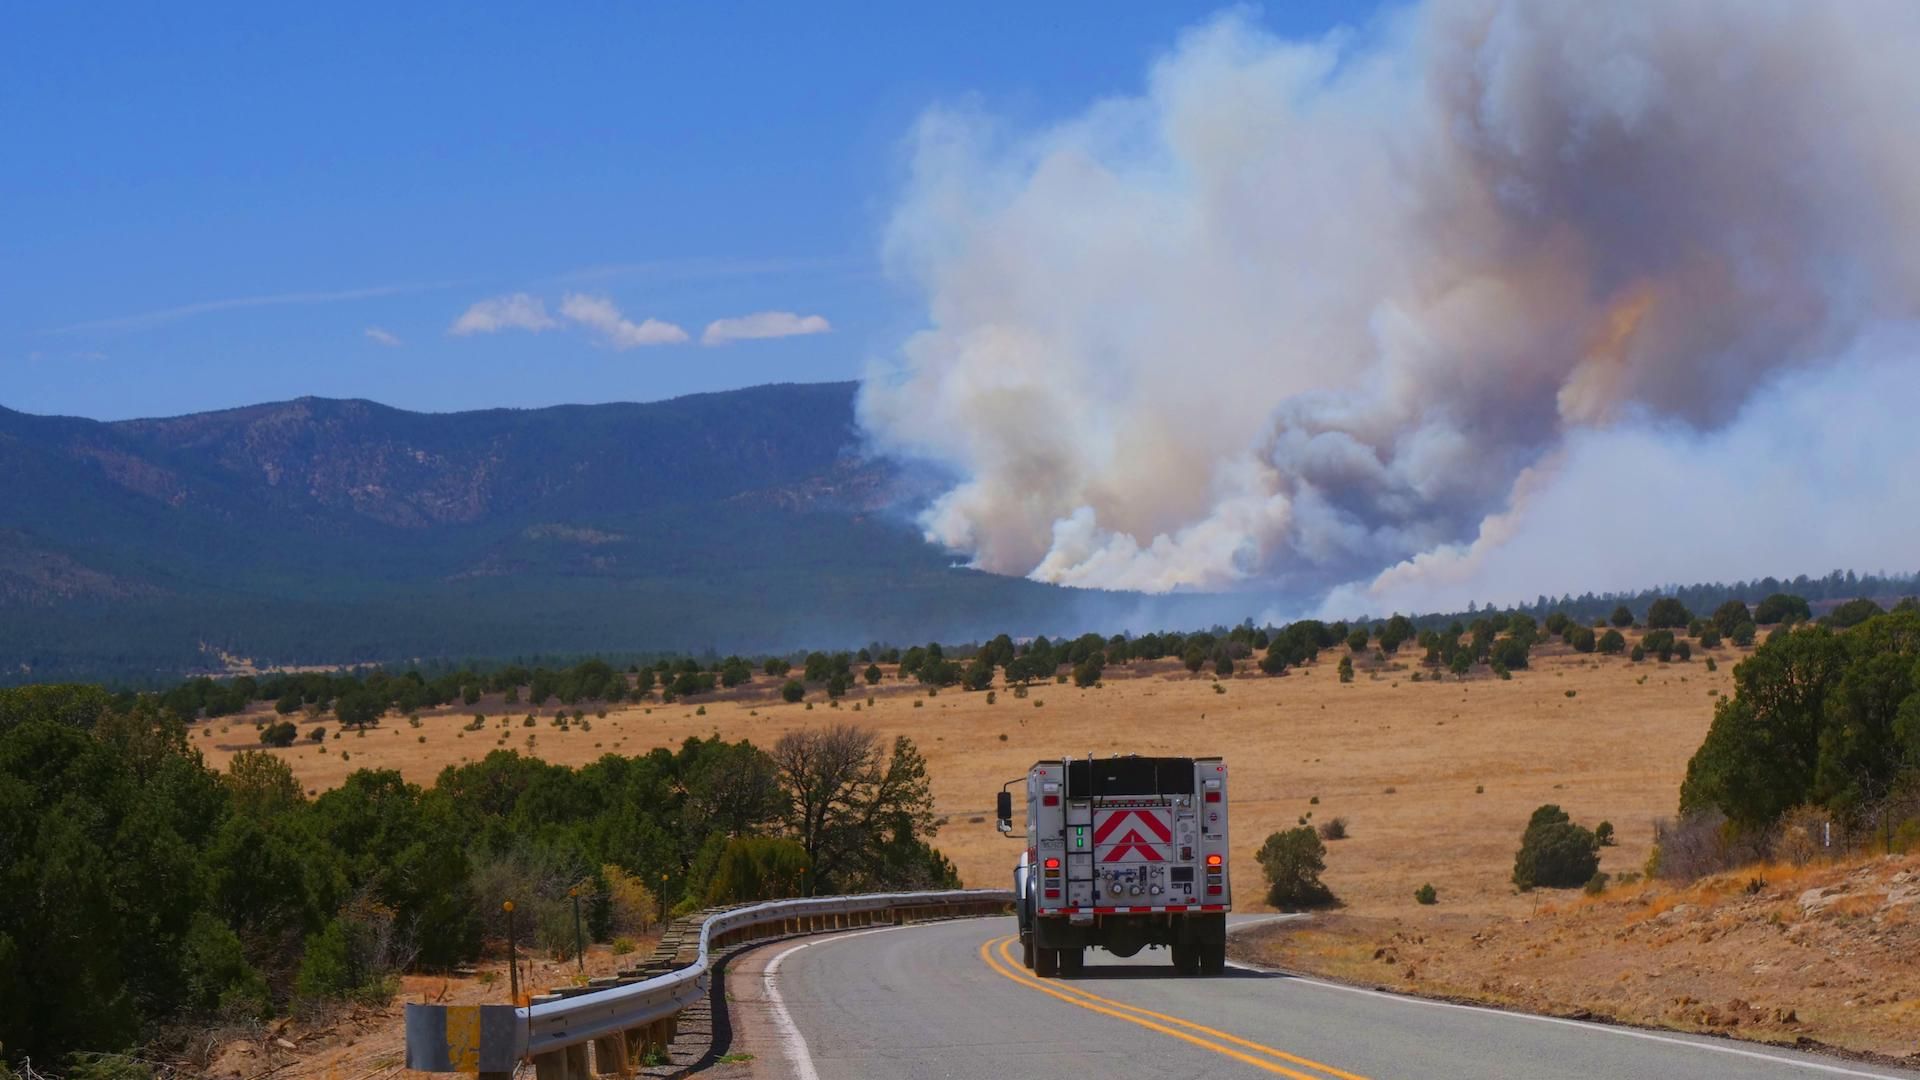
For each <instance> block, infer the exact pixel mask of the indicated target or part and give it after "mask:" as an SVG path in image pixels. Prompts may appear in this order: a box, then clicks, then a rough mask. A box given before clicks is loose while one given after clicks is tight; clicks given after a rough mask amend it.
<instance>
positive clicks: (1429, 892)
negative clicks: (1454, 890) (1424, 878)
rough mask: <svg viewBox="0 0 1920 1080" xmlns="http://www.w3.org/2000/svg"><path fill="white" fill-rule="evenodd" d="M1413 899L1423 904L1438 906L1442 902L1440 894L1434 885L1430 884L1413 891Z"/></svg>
mask: <svg viewBox="0 0 1920 1080" xmlns="http://www.w3.org/2000/svg"><path fill="white" fill-rule="evenodd" d="M1413 899H1414V901H1415V902H1417V903H1421V904H1437V903H1439V902H1440V894H1439V893H1438V892H1437V891H1435V889H1434V887H1433V883H1432V882H1428V883H1427V884H1425V885H1422V886H1420V887H1419V888H1417V889H1415V890H1413Z"/></svg>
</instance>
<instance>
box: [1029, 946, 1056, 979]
mask: <svg viewBox="0 0 1920 1080" xmlns="http://www.w3.org/2000/svg"><path fill="white" fill-rule="evenodd" d="M1033 973H1034V974H1035V975H1038V976H1040V977H1041V978H1043V979H1051V978H1053V977H1054V976H1056V975H1058V974H1060V950H1058V949H1049V948H1047V947H1046V946H1044V945H1042V946H1040V947H1039V948H1037V949H1035V950H1034V951H1033Z"/></svg>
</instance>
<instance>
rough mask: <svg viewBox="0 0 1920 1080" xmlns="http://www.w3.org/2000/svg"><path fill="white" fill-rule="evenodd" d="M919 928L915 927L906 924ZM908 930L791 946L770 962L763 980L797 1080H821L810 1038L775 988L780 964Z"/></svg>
mask: <svg viewBox="0 0 1920 1080" xmlns="http://www.w3.org/2000/svg"><path fill="white" fill-rule="evenodd" d="M907 925H909V926H911V925H918V924H914V923H909V924H907ZM906 928H907V927H906V926H880V927H875V928H874V929H872V930H856V931H854V932H853V933H851V934H829V935H823V936H821V937H817V938H813V939H811V940H808V941H803V942H801V943H800V944H798V945H793V946H789V947H788V948H786V949H783V950H781V951H780V952H779V953H776V954H775V955H774V957H773V959H771V960H769V961H767V966H766V970H764V971H762V972H761V978H762V980H763V981H764V982H765V983H766V987H767V1002H768V1004H769V1005H771V1006H772V1009H773V1026H774V1028H775V1030H777V1031H778V1032H779V1033H780V1050H781V1053H783V1054H785V1055H786V1058H787V1060H788V1061H790V1062H792V1063H793V1071H794V1075H795V1078H796V1080H820V1074H819V1073H817V1072H815V1071H814V1068H813V1054H812V1052H811V1051H809V1050H808V1049H807V1037H806V1036H805V1035H802V1034H800V1028H799V1026H798V1025H797V1024H795V1023H794V1022H793V1014H792V1013H789V1012H788V1011H787V1003H786V1002H785V1001H784V1000H782V999H781V997H780V988H779V987H778V986H776V985H774V980H773V976H774V973H775V972H778V971H779V970H780V961H782V960H785V959H786V958H787V957H789V956H792V955H793V954H794V953H797V952H799V951H800V950H801V949H811V948H813V947H814V946H815V945H825V944H827V943H828V942H833V941H845V940H847V939H848V938H857V937H866V936H867V935H868V934H884V933H886V932H887V931H889V930H905V929H906Z"/></svg>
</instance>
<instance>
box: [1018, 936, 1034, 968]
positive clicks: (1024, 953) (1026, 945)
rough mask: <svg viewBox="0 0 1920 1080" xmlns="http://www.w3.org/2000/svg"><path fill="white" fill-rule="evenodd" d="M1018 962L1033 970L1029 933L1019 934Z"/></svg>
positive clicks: (1031, 939) (1031, 938)
mask: <svg viewBox="0 0 1920 1080" xmlns="http://www.w3.org/2000/svg"><path fill="white" fill-rule="evenodd" d="M1020 963H1021V964H1023V965H1025V967H1026V969H1027V970H1028V971H1032V970H1033V935H1032V934H1030V933H1028V934H1021V935H1020Z"/></svg>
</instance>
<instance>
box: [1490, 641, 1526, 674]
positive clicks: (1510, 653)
mask: <svg viewBox="0 0 1920 1080" xmlns="http://www.w3.org/2000/svg"><path fill="white" fill-rule="evenodd" d="M1493 661H1494V663H1496V664H1499V665H1500V666H1501V667H1503V668H1505V669H1507V670H1508V671H1524V670H1526V667H1527V643H1526V642H1525V641H1522V640H1521V639H1519V638H1515V637H1509V638H1503V639H1502V640H1501V642H1500V644H1498V645H1496V646H1494V648H1493Z"/></svg>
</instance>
